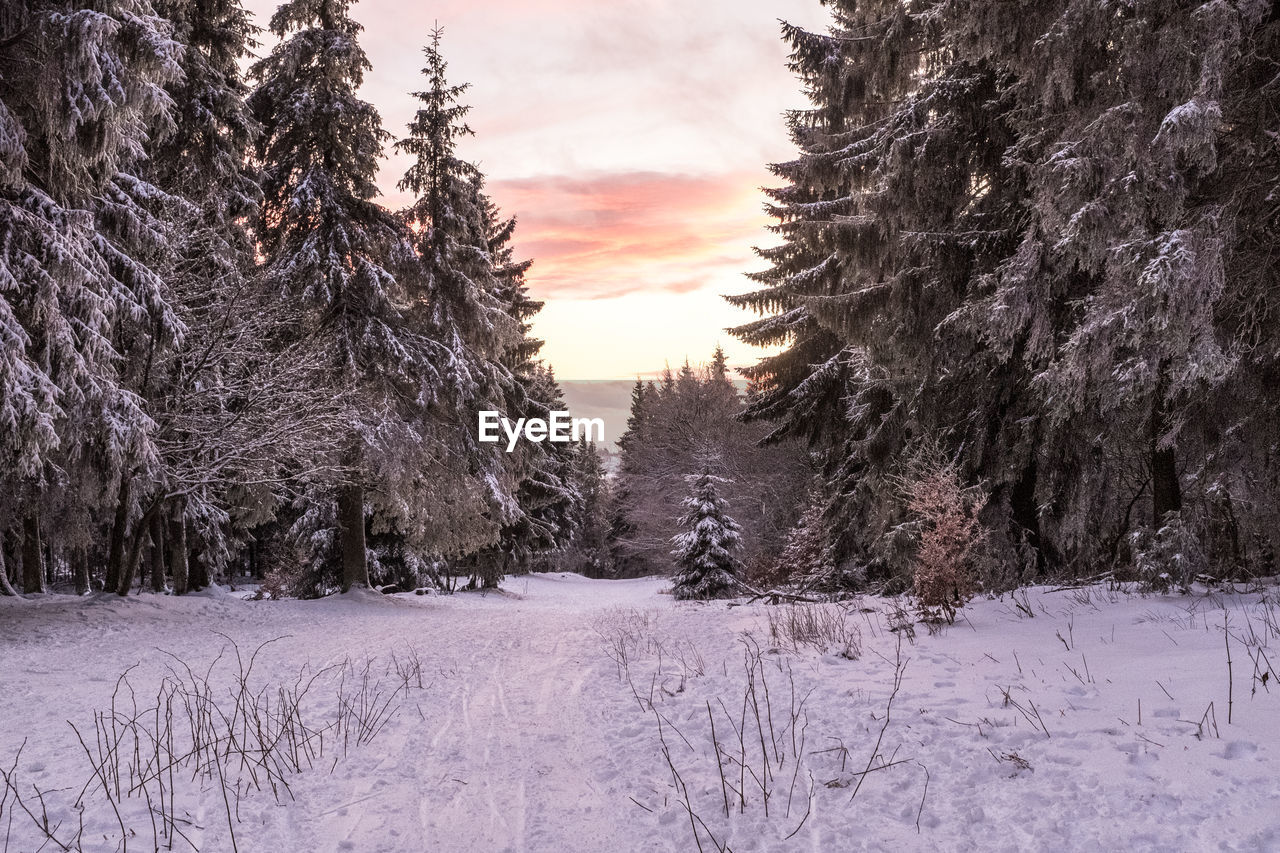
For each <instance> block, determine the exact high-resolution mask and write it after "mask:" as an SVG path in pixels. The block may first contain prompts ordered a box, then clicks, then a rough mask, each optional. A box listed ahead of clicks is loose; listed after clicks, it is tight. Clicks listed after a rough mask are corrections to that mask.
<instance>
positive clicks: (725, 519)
mask: <svg viewBox="0 0 1280 853" xmlns="http://www.w3.org/2000/svg"><path fill="white" fill-rule="evenodd" d="M685 479H686V482H688V483H689V485H690V486H691V487H692V491H691V494H690V495H689V497H687V498H685V500H684V505H685V507H686V509H687V510H688V512H686V513H685V515H684V517H683V518H681V519H680V526H681V527H683V528H685V532H684V533H681V534H680V535H678V536H676V537H675V538H674V539H673V540H672V541H673V542H674V543H675V546H676V547H675V549H674V550H673V551H672V552H671V555H672V556H673V557H674V558H675V561H676V567H677V571H676V579H675V583H674V584H673V586H672V592H673V594H674V595H675V597H676V598H677V599H682V600H684V599H694V598H696V599H707V598H727V597H729V596H731V595H733V593H734V591H735V590H736V589H737V587H738V574H739V571H740V569H741V564H740V563H739V562H738V558H737V557H736V556H735V554H736V552H737V550H738V546H739V538H740V537H739V532H740V531H741V528H740V527H738V523H737V522H736V521H734V520H733V519H732V518H731V517H730V516H729V514H728V512H727V510H728V508H729V503H728V501H726V500H725V499H724V498H722V497H720V494H719V491H718V484H723V483H727V482H728V481H727V480H725V479H724V478H723V477H717V476H715V475H714V474H712V473H711V464H710V463H709V462H704V463H703V465H702V470H701V472H699V473H697V474H691V475H689V476H688V477H686V478H685Z"/></svg>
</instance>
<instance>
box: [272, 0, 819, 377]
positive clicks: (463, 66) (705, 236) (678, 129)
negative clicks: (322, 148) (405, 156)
mask: <svg viewBox="0 0 1280 853" xmlns="http://www.w3.org/2000/svg"><path fill="white" fill-rule="evenodd" d="M247 5H248V7H249V8H250V9H251V10H252V11H253V12H254V13H255V15H256V16H257V20H258V23H259V24H260V25H262V26H265V25H266V23H267V21H268V20H269V19H270V15H271V13H272V11H273V10H274V8H275V4H274V2H272V0H252V2H250V3H248V4H247ZM353 14H354V16H355V17H356V18H357V19H358V20H359V21H360V22H361V23H362V24H363V25H364V26H365V33H364V34H363V36H362V44H363V45H364V48H365V50H366V52H367V53H368V55H369V58H370V61H371V62H372V64H373V69H372V71H370V72H369V73H368V75H367V77H366V80H365V85H364V87H363V89H362V94H363V96H364V97H365V98H367V99H369V100H370V101H372V102H373V103H374V104H375V105H376V106H377V107H378V109H379V111H380V112H381V114H382V119H383V124H384V126H385V127H386V129H387V130H388V131H390V132H391V133H392V134H397V135H398V134H400V133H401V132H402V131H403V128H404V126H405V124H406V122H407V121H408V119H409V117H410V115H411V113H412V110H413V109H414V102H413V100H412V99H411V98H410V97H409V96H408V94H407V93H408V92H409V91H411V90H413V89H416V88H418V87H419V86H420V85H421V77H420V75H419V67H420V66H421V46H422V43H423V42H424V41H425V40H426V38H427V34H428V32H429V31H430V29H431V27H432V25H433V22H436V21H438V22H439V23H440V24H441V25H442V26H444V28H445V38H444V44H443V47H444V51H445V54H446V56H447V58H448V59H449V62H450V68H449V72H450V76H451V78H452V79H453V80H454V81H456V82H467V83H470V84H471V89H470V91H468V92H467V93H466V95H465V96H464V97H463V101H464V103H468V104H470V105H471V106H472V112H471V114H470V116H468V123H469V124H470V126H471V127H472V129H473V130H474V131H475V133H476V135H475V137H473V138H468V139H464V140H463V141H462V142H461V144H460V151H461V154H462V156H463V157H465V158H467V159H470V160H473V161H475V162H477V163H478V164H479V165H480V166H481V168H482V169H483V170H484V172H485V173H486V174H487V175H488V176H489V184H488V188H489V191H490V193H491V194H492V195H493V197H494V198H495V200H496V201H497V202H498V204H499V205H501V207H502V208H503V210H504V211H505V212H507V213H510V214H514V215H516V216H518V217H519V220H520V227H519V229H518V230H517V232H516V248H517V251H518V252H519V254H520V255H521V256H522V257H531V258H533V259H534V262H535V263H534V266H533V269H532V270H531V271H530V274H529V285H530V290H531V293H532V295H533V296H534V297H535V298H537V299H541V300H544V301H545V302H546V307H545V308H544V310H543V312H542V314H541V315H540V316H539V317H538V319H537V321H536V323H535V332H536V333H537V334H538V335H539V336H540V337H542V338H544V339H546V341H547V344H546V347H545V349H544V350H543V354H544V356H545V357H546V359H547V361H549V362H550V363H551V364H552V365H553V366H554V367H555V369H556V371H557V374H558V375H559V376H560V377H561V378H565V379H608V378H623V377H628V376H635V375H636V374H651V373H653V372H654V371H658V370H661V369H662V367H663V365H664V364H665V363H668V362H671V363H678V362H680V361H683V359H684V358H685V357H689V358H690V359H692V360H693V361H695V362H697V361H702V360H705V359H706V358H707V356H708V355H709V354H710V351H711V350H712V349H713V348H714V347H715V346H716V344H717V343H719V344H721V345H723V346H724V347H725V348H726V350H727V351H728V353H729V357H730V362H731V363H733V364H749V363H751V362H753V361H754V360H755V359H756V358H757V357H758V355H759V353H760V351H759V350H755V349H753V348H751V347H747V346H745V345H742V344H740V343H738V342H737V341H736V340H734V339H733V338H732V337H730V336H729V335H727V334H725V333H724V332H723V331H722V330H723V328H724V327H726V326H730V325H734V324H737V323H740V322H744V321H745V320H748V319H750V315H748V314H746V313H744V312H742V311H738V310H736V309H734V308H732V307H730V306H729V305H727V304H726V303H724V301H723V300H722V299H720V295H721V294H725V293H733V292H738V291H742V290H745V289H747V288H748V287H749V286H750V282H748V281H747V280H746V279H745V278H743V273H745V272H748V271H750V270H753V269H757V268H759V266H760V264H759V262H758V260H757V259H756V258H755V257H754V255H753V253H752V247H753V246H755V245H769V244H771V243H772V242H773V237H772V235H771V234H770V233H769V232H768V231H766V230H765V226H766V225H767V224H768V221H769V220H768V219H767V217H766V216H765V215H764V213H763V211H762V204H763V196H762V195H761V193H760V191H759V188H760V187H761V186H765V185H771V184H772V183H773V182H774V179H773V178H772V176H771V175H770V174H769V172H768V170H767V168H766V164H767V163H769V162H774V161H778V160H786V159H789V158H790V157H791V156H792V155H793V153H794V149H793V147H792V145H791V143H790V141H789V139H788V138H787V134H786V130H785V125H784V120H783V113H784V111H785V110H787V109H789V108H794V107H798V106H802V105H803V99H802V96H801V94H800V92H799V86H798V84H797V82H796V81H795V80H794V79H793V78H792V76H791V75H790V73H789V72H788V71H787V69H786V48H785V46H784V45H783V43H782V42H781V40H780V39H779V37H778V20H777V19H778V18H779V17H780V16H781V17H785V18H787V19H788V20H792V21H794V22H797V23H803V24H805V25H807V26H811V27H821V26H822V25H823V18H822V11H821V9H820V8H818V7H817V5H816V4H814V3H812V2H808V0H783V2H762V0H708V2H700V3H696V4H688V3H683V2H676V0H626V1H625V2H610V3H608V4H598V3H588V2H580V0H535V2H514V0H495V2H480V3H477V2H460V1H459V0H442V2H437V3H430V4H404V3H398V2H392V0H365V2H363V3H360V4H359V5H357V6H356V7H355V8H354V9H353ZM263 41H264V44H263V45H262V47H261V48H260V51H265V50H267V49H269V47H270V45H271V44H272V43H273V39H272V37H271V36H270V34H266V35H265V36H264V39H263ZM690 56H693V57H696V59H695V61H694V62H693V64H692V65H690V63H689V57H690ZM404 168H405V163H404V162H403V161H402V158H398V157H395V156H392V157H389V158H388V159H387V161H386V163H385V164H384V167H383V169H382V172H381V176H380V184H381V186H382V188H383V191H384V193H385V196H386V198H385V201H386V203H388V204H390V205H391V206H398V205H399V204H401V203H402V202H403V201H404V198H403V197H402V196H401V195H400V194H398V193H397V192H396V191H395V183H396V181H397V180H398V178H399V176H400V175H401V173H402V172H403V171H404Z"/></svg>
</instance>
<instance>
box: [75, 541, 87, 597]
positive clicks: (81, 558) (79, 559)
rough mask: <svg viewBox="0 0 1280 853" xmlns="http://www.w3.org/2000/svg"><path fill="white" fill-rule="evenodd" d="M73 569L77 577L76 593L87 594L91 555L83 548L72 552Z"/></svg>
mask: <svg viewBox="0 0 1280 853" xmlns="http://www.w3.org/2000/svg"><path fill="white" fill-rule="evenodd" d="M71 570H72V572H73V573H74V574H75V577H76V595H87V594H88V592H89V555H88V554H87V553H86V552H85V549H83V548H76V549H74V550H73V551H72V552H71Z"/></svg>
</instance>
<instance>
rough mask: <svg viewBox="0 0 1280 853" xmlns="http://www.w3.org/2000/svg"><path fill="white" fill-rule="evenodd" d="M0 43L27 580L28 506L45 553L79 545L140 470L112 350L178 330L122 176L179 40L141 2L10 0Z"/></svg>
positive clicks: (13, 483)
mask: <svg viewBox="0 0 1280 853" xmlns="http://www.w3.org/2000/svg"><path fill="white" fill-rule="evenodd" d="M0 45H3V50H0V80H2V81H3V88H2V89H0V340H2V341H3V344H2V345H0V425H2V427H3V430H2V434H3V438H2V439H0V481H2V482H3V483H4V487H5V493H6V495H7V500H6V502H5V504H4V505H3V507H0V528H7V527H9V526H11V525H12V524H14V523H15V522H17V521H21V524H22V527H23V529H24V531H25V535H24V540H27V545H26V546H25V550H26V551H27V554H28V556H29V557H30V558H31V559H32V561H33V565H32V566H30V567H27V568H28V569H29V580H30V579H31V578H37V579H38V578H39V577H40V576H41V574H42V572H40V570H39V569H40V562H41V556H42V551H41V549H40V548H39V547H37V545H38V543H39V541H40V539H41V536H40V528H41V521H40V515H41V511H42V509H45V510H53V509H56V510H58V511H59V513H60V515H61V517H60V519H59V525H58V530H59V532H58V536H57V538H56V541H55V542H52V543H51V544H52V545H53V548H54V550H55V551H58V552H60V551H61V550H62V549H63V548H65V547H76V546H79V545H83V544H86V543H87V541H88V539H89V537H90V536H91V534H92V533H93V525H94V519H95V516H96V515H97V513H99V512H100V511H102V510H103V509H105V508H106V507H107V506H109V505H111V503H112V502H113V500H112V499H113V498H114V497H115V495H116V493H117V491H118V490H119V489H122V488H123V487H124V484H125V483H127V482H128V479H129V477H131V476H132V473H133V472H134V471H139V470H141V471H148V470H151V469H152V468H153V467H154V464H155V459H156V450H155V446H154V443H153V428H154V425H153V422H152V421H151V419H150V418H149V417H148V415H147V413H146V411H145V410H144V408H143V407H142V405H141V404H140V403H141V401H140V400H139V399H138V398H137V397H136V396H135V395H134V394H133V393H131V392H130V376H129V374H130V372H131V371H132V370H134V369H136V368H138V367H139V365H137V364H133V363H130V362H129V361H128V360H127V359H126V358H125V356H126V354H127V353H128V352H130V351H131V350H132V349H133V342H134V341H136V340H140V339H145V340H149V341H153V342H154V343H155V345H156V346H158V347H164V346H168V345H171V344H172V343H173V342H174V341H175V340H177V339H178V338H179V337H180V335H181V334H182V331H183V330H182V326H181V323H180V322H179V321H178V319H177V317H176V316H175V315H174V313H173V311H172V310H171V308H170V306H169V304H168V303H167V302H166V300H165V298H164V295H163V292H162V283H161V280H160V278H159V276H158V275H157V274H156V271H155V270H154V269H152V267H151V266H150V265H149V263H148V260H149V258H150V257H153V256H154V255H156V254H157V253H159V252H160V251H162V250H163V243H164V240H165V236H166V235H165V233H164V231H163V229H162V228H161V227H159V224H158V223H157V221H156V220H155V218H154V217H153V216H152V215H151V213H150V211H149V210H148V209H147V207H146V205H145V204H144V203H143V201H144V200H145V199H148V198H150V197H153V196H156V195H159V193H158V192H156V190H155V189H154V187H151V186H149V185H148V184H146V183H145V182H143V181H141V180H139V179H138V178H137V177H136V171H135V170H136V168H137V167H138V166H139V164H140V162H141V160H142V157H143V149H144V144H145V142H146V139H147V130H148V129H149V128H151V127H155V126H161V127H163V126H165V124H166V123H167V115H168V105H169V102H168V98H167V97H166V95H165V92H164V89H163V87H164V86H165V85H166V84H167V83H169V82H171V81H172V80H174V79H176V78H177V76H178V74H179V73H180V70H179V67H178V64H177V59H178V56H179V55H180V48H179V47H178V45H177V44H175V43H174V42H173V41H172V39H171V38H170V37H169V34H168V29H167V26H166V25H165V23H164V22H163V21H161V20H159V19H158V18H157V17H156V16H155V15H154V13H153V11H152V9H151V7H150V6H149V5H147V3H146V2H143V0H111V2H99V3H94V4H91V5H90V4H82V3H78V2H66V1H65V0H64V1H63V2H54V1H53V0H19V2H16V3H10V4H7V5H6V7H5V11H4V13H3V14H0ZM124 497H126V500H122V501H120V502H119V503H118V504H117V507H118V509H117V524H116V525H115V526H116V528H117V529H118V530H119V533H120V540H119V541H120V542H123V535H124V532H125V531H124V527H125V525H127V523H128V522H129V520H130V514H131V510H132V509H133V507H132V505H131V504H130V503H129V502H128V500H127V495H125V496H124ZM121 554H122V550H121V549H120V548H114V549H112V556H113V557H114V558H115V559H113V561H112V566H113V568H116V569H118V567H119V559H120V557H121ZM27 586H28V587H30V586H31V584H30V583H28V584H27Z"/></svg>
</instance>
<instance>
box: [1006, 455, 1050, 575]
mask: <svg viewBox="0 0 1280 853" xmlns="http://www.w3.org/2000/svg"><path fill="white" fill-rule="evenodd" d="M1037 474H1038V471H1037V469H1036V461H1035V459H1034V458H1032V460H1031V462H1030V463H1029V464H1028V465H1027V467H1026V468H1025V469H1024V470H1023V472H1022V476H1021V477H1020V478H1018V482H1017V483H1016V484H1015V485H1014V487H1013V493H1012V494H1011V495H1010V496H1009V510H1010V512H1011V513H1012V515H1013V520H1014V523H1016V524H1017V525H1018V526H1019V527H1021V528H1022V531H1023V536H1024V537H1025V538H1026V543H1027V545H1028V546H1030V548H1031V549H1032V550H1033V551H1035V560H1036V562H1035V567H1034V568H1035V573H1036V575H1037V576H1041V575H1043V574H1044V573H1045V567H1046V563H1047V561H1048V556H1049V555H1048V554H1046V553H1045V548H1044V542H1043V540H1042V538H1041V535H1040V511H1039V507H1038V506H1037V505H1036V477H1037Z"/></svg>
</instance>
